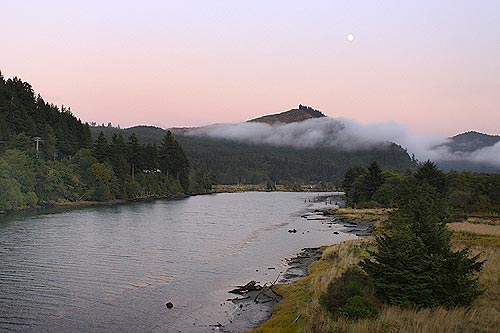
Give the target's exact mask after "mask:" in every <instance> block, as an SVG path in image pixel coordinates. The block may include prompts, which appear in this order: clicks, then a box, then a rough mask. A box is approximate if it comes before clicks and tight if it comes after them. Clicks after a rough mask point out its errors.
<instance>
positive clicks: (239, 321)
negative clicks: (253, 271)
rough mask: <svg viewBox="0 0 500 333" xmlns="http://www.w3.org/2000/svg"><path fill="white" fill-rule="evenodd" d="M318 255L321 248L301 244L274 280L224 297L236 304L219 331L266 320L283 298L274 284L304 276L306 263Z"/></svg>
mask: <svg viewBox="0 0 500 333" xmlns="http://www.w3.org/2000/svg"><path fill="white" fill-rule="evenodd" d="M321 256H322V252H321V248H318V247H317V248H304V249H302V250H301V251H300V253H298V254H297V255H295V256H294V257H291V258H289V259H287V262H288V264H289V267H288V268H287V270H286V271H285V272H284V273H283V274H280V275H279V276H278V278H277V279H276V280H275V283H271V285H270V286H267V284H265V285H264V286H262V289H259V290H250V291H248V292H245V293H244V294H242V295H241V296H238V297H235V298H232V299H231V298H230V299H227V301H230V302H232V303H233V304H234V305H236V306H237V308H236V310H235V311H234V313H233V315H232V319H231V320H230V321H229V322H228V323H226V324H224V325H220V326H218V327H219V331H220V332H225V333H240V332H246V331H249V330H253V329H255V328H257V327H259V326H260V325H262V324H263V323H265V322H266V321H267V320H269V319H270V318H271V316H272V314H273V310H274V308H275V306H276V305H277V304H278V303H279V302H280V301H281V300H282V299H283V297H282V296H281V295H279V294H278V293H277V292H276V291H275V290H274V287H275V286H279V285H288V284H291V283H293V282H295V281H297V280H299V279H300V278H303V277H305V276H307V269H308V267H309V266H310V265H311V264H313V263H314V262H315V261H317V260H319V259H320V258H321Z"/></svg>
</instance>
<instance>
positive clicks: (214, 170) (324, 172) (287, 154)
mask: <svg viewBox="0 0 500 333" xmlns="http://www.w3.org/2000/svg"><path fill="white" fill-rule="evenodd" d="M91 130H92V131H93V133H94V135H95V136H97V135H99V132H100V131H103V132H104V134H105V135H106V137H107V138H108V140H109V139H110V138H111V136H112V135H113V133H117V132H122V133H123V135H124V136H127V135H130V134H131V133H136V135H137V137H138V138H139V141H141V142H143V143H156V144H161V141H162V140H163V138H164V136H165V132H166V131H164V130H163V129H161V128H157V127H151V126H137V127H133V128H129V129H119V128H115V127H104V126H98V127H93V128H91ZM172 131H173V132H174V130H172ZM174 133H175V135H176V136H175V138H176V140H177V141H178V142H179V144H180V145H181V146H182V149H183V150H184V152H185V153H186V156H187V157H188V158H189V162H190V164H191V167H192V169H194V170H196V171H199V172H203V173H206V174H210V175H213V176H214V177H215V182H216V183H218V184H237V183H242V184H266V183H267V182H268V181H272V182H274V183H278V184H283V183H284V181H287V182H290V183H297V184H311V183H319V182H332V183H334V184H335V185H337V186H339V185H340V181H341V179H342V177H343V176H344V173H345V172H346V171H347V169H348V168H349V167H350V166H352V165H363V166H368V165H369V164H370V163H371V162H372V161H377V163H378V164H379V165H380V166H382V167H383V168H384V169H389V170H395V171H400V172H404V171H406V170H414V169H415V168H416V164H415V163H414V162H413V161H412V160H411V159H410V157H409V156H408V154H407V153H406V152H405V151H404V149H402V148H401V147H400V146H397V145H395V144H391V145H387V146H383V147H380V148H378V149H370V150H359V151H341V150H338V149H335V148H329V147H323V148H322V147H317V148H304V149H297V148H291V147H272V146H265V145H253V144H245V143H238V142H234V141H228V140H218V139H211V138H205V137H196V136H190V135H185V134H183V133H184V132H183V131H182V130H177V132H174Z"/></svg>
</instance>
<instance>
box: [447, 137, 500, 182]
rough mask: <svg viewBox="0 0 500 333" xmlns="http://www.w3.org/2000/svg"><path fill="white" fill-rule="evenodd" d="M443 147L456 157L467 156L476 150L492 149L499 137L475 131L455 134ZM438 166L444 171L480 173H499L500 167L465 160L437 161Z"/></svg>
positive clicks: (499, 139) (499, 140)
mask: <svg viewBox="0 0 500 333" xmlns="http://www.w3.org/2000/svg"><path fill="white" fill-rule="evenodd" d="M450 140H451V141H450V142H449V143H447V144H446V145H445V146H446V147H448V149H449V151H450V152H451V153H453V154H455V155H457V156H460V155H467V154H469V153H472V152H474V151H476V150H478V149H482V148H487V147H492V146H494V145H495V144H497V143H498V142H500V136H499V135H489V134H484V133H479V132H475V131H470V132H465V133H461V134H457V135H455V136H453V137H451V138H450ZM438 165H439V167H440V168H442V169H443V170H445V171H450V170H455V171H471V172H481V173H500V167H499V166H495V165H492V164H488V163H484V162H477V161H471V160H469V159H465V158H458V157H457V158H455V159H451V160H441V161H438Z"/></svg>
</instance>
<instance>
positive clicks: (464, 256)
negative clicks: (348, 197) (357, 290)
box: [361, 181, 482, 307]
mask: <svg viewBox="0 0 500 333" xmlns="http://www.w3.org/2000/svg"><path fill="white" fill-rule="evenodd" d="M405 187H406V190H405V192H406V194H405V195H404V196H403V197H402V199H401V201H400V203H399V209H398V210H396V211H395V212H393V213H392V214H391V216H390V218H389V221H388V227H389V228H390V230H389V231H388V232H387V233H386V234H384V235H381V236H377V237H376V238H375V243H376V250H375V251H371V253H370V254H371V257H370V258H369V259H366V260H364V261H363V262H362V264H361V266H362V268H363V269H364V271H365V272H366V273H367V274H368V275H369V276H370V277H371V279H372V280H373V281H374V283H375V288H376V293H377V296H378V298H379V299H380V300H381V301H383V302H387V303H389V304H401V305H408V306H417V307H434V306H438V305H442V306H448V307H453V306H462V305H469V304H471V303H472V302H473V301H474V299H475V298H476V297H477V296H478V295H479V294H480V290H479V286H478V281H477V278H476V277H475V276H474V273H475V272H477V271H479V270H480V269H481V267H482V263H481V262H478V256H475V257H469V251H468V250H463V251H459V252H453V250H452V249H451V244H450V232H449V231H448V230H447V229H446V225H445V220H444V218H443V217H445V216H446V215H447V214H446V206H445V204H444V203H445V201H444V200H443V198H442V195H441V194H440V193H439V192H438V191H437V190H436V189H435V188H434V187H433V186H431V185H429V184H428V183H423V184H421V183H419V182H417V181H408V182H407V183H406V185H405Z"/></svg>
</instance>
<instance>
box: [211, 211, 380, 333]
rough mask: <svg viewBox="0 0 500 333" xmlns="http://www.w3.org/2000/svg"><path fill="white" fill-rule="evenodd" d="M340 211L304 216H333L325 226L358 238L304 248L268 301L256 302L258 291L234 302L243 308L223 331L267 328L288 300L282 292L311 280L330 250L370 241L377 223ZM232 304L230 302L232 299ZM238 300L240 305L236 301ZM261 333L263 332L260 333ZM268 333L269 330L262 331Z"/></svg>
mask: <svg viewBox="0 0 500 333" xmlns="http://www.w3.org/2000/svg"><path fill="white" fill-rule="evenodd" d="M335 211H336V210H330V209H324V210H315V211H314V212H312V213H310V215H308V214H306V215H304V216H302V217H303V218H306V219H307V220H309V221H311V220H314V218H313V219H310V218H308V216H309V217H312V215H315V214H316V215H320V214H321V215H322V216H324V217H327V218H328V217H329V218H331V220H328V221H322V223H328V224H341V225H343V226H344V230H343V231H342V232H344V233H355V234H356V236H357V237H358V239H355V240H352V241H343V242H340V243H337V244H330V245H324V246H321V247H318V248H304V249H302V250H301V252H300V253H299V254H297V255H296V256H294V257H292V258H290V259H287V261H288V263H289V267H288V268H287V270H286V271H285V272H284V273H283V277H282V278H281V279H279V280H278V279H277V280H278V283H276V284H273V285H271V286H270V287H269V288H268V291H266V294H265V297H264V301H261V302H260V303H259V302H255V301H254V299H255V297H256V295H258V294H259V292H258V291H251V292H248V293H247V294H245V298H243V299H236V300H234V299H233V300H231V301H233V303H234V304H236V305H238V306H239V308H238V309H237V310H236V311H235V313H234V315H233V319H232V320H231V321H230V322H229V323H228V324H226V325H221V326H219V330H220V332H225V333H242V332H254V331H256V330H257V331H258V330H260V329H261V327H262V326H265V325H266V323H268V322H269V321H270V319H271V318H272V317H273V316H274V314H275V309H276V306H277V305H278V304H279V303H280V302H281V301H283V300H284V298H285V297H287V296H286V295H282V294H281V292H280V290H282V289H283V288H293V286H294V284H295V282H297V283H299V282H300V280H303V279H307V278H310V274H311V272H309V267H310V266H311V265H313V264H316V263H318V262H319V261H320V260H321V259H322V258H323V255H324V252H325V250H326V249H329V248H332V247H335V246H339V244H345V243H347V242H358V241H360V240H361V241H363V240H365V239H368V238H369V237H370V236H371V235H372V233H373V231H374V229H375V224H376V222H375V221H367V220H363V219H359V218H352V217H350V216H345V215H344V214H336V213H334V212H335ZM228 301H229V300H228ZM235 301H236V302H235ZM299 319H300V315H298V316H297V317H295V319H294V320H293V322H292V324H295V323H296V322H297V321H298V320H299ZM259 332H260V331H259ZM262 332H265V331H262Z"/></svg>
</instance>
